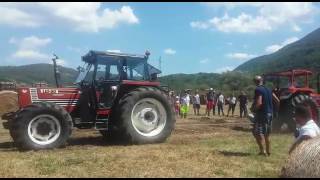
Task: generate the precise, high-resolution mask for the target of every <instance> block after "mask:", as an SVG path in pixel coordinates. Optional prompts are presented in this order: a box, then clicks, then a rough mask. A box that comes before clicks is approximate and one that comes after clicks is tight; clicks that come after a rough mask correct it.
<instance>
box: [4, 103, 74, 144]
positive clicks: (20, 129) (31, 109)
mask: <svg viewBox="0 0 320 180" xmlns="http://www.w3.org/2000/svg"><path fill="white" fill-rule="evenodd" d="M41 114H50V115H52V116H54V117H56V118H57V119H58V120H59V122H60V125H61V134H60V136H59V138H58V139H57V140H56V141H55V142H53V143H51V144H48V145H39V144H36V143H34V142H32V140H31V139H30V138H29V136H28V124H29V122H30V121H31V120H32V119H33V118H34V117H36V116H38V115H41ZM9 126H10V128H9V131H10V134H11V137H12V139H13V140H14V143H15V145H16V146H17V147H18V148H19V149H20V150H41V149H53V148H59V147H63V146H64V145H65V144H66V142H67V140H68V138H69V136H70V135H71V132H72V118H71V116H70V114H69V113H68V112H67V111H66V110H65V109H64V108H62V107H61V106H58V105H56V104H54V103H49V102H37V103H33V104H31V105H28V106H26V107H24V108H22V109H21V110H19V111H18V112H17V114H16V116H15V118H14V119H12V121H11V122H10V124H9Z"/></svg>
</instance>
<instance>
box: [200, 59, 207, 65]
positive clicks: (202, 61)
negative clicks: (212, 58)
mask: <svg viewBox="0 0 320 180" xmlns="http://www.w3.org/2000/svg"><path fill="white" fill-rule="evenodd" d="M208 62H209V59H208V58H205V59H202V60H200V63H201V64H206V63H208Z"/></svg>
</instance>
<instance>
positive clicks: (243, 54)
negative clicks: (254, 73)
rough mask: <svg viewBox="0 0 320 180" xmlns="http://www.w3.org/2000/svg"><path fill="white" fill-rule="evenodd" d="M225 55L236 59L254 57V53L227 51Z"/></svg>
mask: <svg viewBox="0 0 320 180" xmlns="http://www.w3.org/2000/svg"><path fill="white" fill-rule="evenodd" d="M227 57H228V58H230V59H236V60H249V59H252V58H254V57H256V55H253V54H247V53H229V54H227Z"/></svg>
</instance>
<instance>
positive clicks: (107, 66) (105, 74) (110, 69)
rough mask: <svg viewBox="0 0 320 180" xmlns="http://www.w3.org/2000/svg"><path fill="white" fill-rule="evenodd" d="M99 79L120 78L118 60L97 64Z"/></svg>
mask: <svg viewBox="0 0 320 180" xmlns="http://www.w3.org/2000/svg"><path fill="white" fill-rule="evenodd" d="M95 79H96V80H97V81H105V80H107V81H108V80H119V79H120V73H119V68H118V61H111V62H105V63H99V64H98V65H97V71H96V78H95Z"/></svg>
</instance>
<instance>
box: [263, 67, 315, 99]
mask: <svg viewBox="0 0 320 180" xmlns="http://www.w3.org/2000/svg"><path fill="white" fill-rule="evenodd" d="M263 76H264V80H265V84H266V85H267V86H271V88H272V89H273V90H274V92H275V93H276V94H277V95H278V97H279V98H280V99H288V98H290V97H291V96H292V95H293V94H295V93H303V94H311V93H314V92H315V91H314V90H313V89H312V88H311V87H310V83H309V80H310V77H311V76H312V71H309V70H303V69H293V70H288V71H283V72H276V73H269V74H265V75H263Z"/></svg>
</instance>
